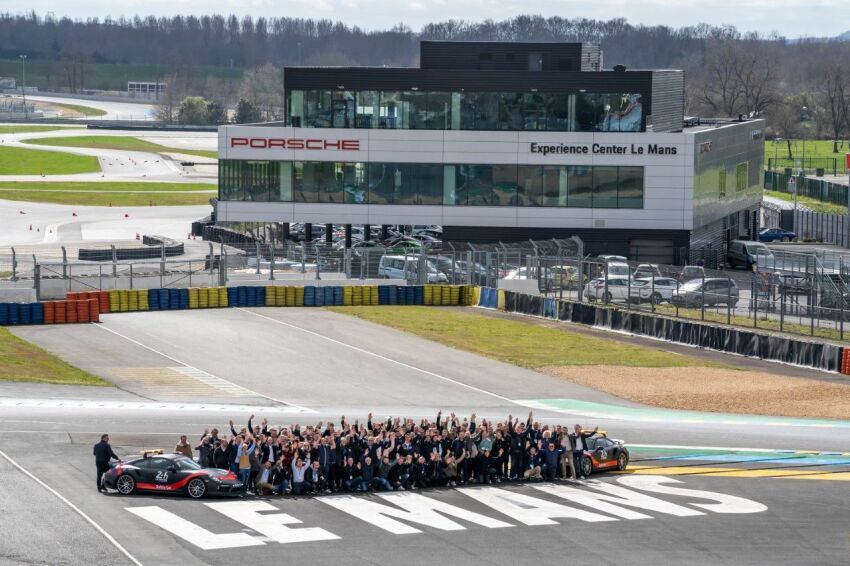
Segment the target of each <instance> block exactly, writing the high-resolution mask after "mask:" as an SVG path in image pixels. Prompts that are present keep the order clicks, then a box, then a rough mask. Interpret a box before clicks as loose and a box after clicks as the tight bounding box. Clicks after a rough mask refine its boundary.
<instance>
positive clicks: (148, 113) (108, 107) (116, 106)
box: [14, 94, 154, 120]
mask: <svg viewBox="0 0 850 566" xmlns="http://www.w3.org/2000/svg"><path fill="white" fill-rule="evenodd" d="M14 97H15V98H21V96H20V95H15V96H14ZM27 101H28V102H29V101H37V102H52V103H55V104H73V105H76V106H88V107H89V108H96V109H98V110H103V111H104V112H106V114H104V115H103V116H98V117H96V118H95V119H100V120H153V119H154V106H153V104H147V103H139V102H124V101H122V100H120V99H119V100H93V99H89V98H65V97H62V96H47V95H40V94H36V95H29V94H28V95H27ZM80 119H81V120H91V119H92V117H91V116H89V117H82V118H80Z"/></svg>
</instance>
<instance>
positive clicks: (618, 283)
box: [584, 277, 646, 302]
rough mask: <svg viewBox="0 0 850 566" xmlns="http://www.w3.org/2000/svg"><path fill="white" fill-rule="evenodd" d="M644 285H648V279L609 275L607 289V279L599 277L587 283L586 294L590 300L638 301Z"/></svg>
mask: <svg viewBox="0 0 850 566" xmlns="http://www.w3.org/2000/svg"><path fill="white" fill-rule="evenodd" d="M643 285H646V281H640V282H638V281H631V280H630V279H629V278H628V277H609V278H608V284H607V289H606V284H605V279H604V278H597V279H593V280H592V281H590V282H589V283H588V284H587V285H585V287H584V296H585V298H586V299H587V300H589V301H606V302H610V301H632V302H637V301H639V300H640V288H641V287H642V286H643ZM630 291H631V293H630Z"/></svg>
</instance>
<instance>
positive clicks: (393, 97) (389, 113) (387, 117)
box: [378, 92, 405, 130]
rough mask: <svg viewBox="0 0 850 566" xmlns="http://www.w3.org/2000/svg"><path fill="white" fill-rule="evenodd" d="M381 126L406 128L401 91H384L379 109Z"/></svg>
mask: <svg viewBox="0 0 850 566" xmlns="http://www.w3.org/2000/svg"><path fill="white" fill-rule="evenodd" d="M378 127H379V128H385V129H390V130H394V129H396V128H404V127H405V126H404V124H403V120H402V101H401V93H400V92H382V93H381V103H380V111H379V122H378Z"/></svg>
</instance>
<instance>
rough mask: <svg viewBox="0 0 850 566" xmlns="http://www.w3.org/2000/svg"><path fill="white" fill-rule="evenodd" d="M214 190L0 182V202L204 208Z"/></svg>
mask: <svg viewBox="0 0 850 566" xmlns="http://www.w3.org/2000/svg"><path fill="white" fill-rule="evenodd" d="M215 190H216V186H215V185H213V184H208V183H134V182H115V183H113V182H91V183H86V182H72V183H39V182H37V181H33V182H13V181H7V182H0V199H2V200H14V201H27V202H49V203H55V204H76V205H80V206H83V205H86V206H109V205H110V204H111V205H112V206H150V204H151V203H153V204H154V205H156V206H180V205H196V204H207V202H209V199H210V198H211V197H213V196H215ZM169 191H170V192H169ZM206 191H213V192H206Z"/></svg>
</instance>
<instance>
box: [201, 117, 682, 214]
mask: <svg viewBox="0 0 850 566" xmlns="http://www.w3.org/2000/svg"><path fill="white" fill-rule="evenodd" d="M233 138H245V139H255V140H263V139H275V140H287V141H286V142H283V143H284V144H289V143H290V142H289V141H288V140H293V139H294V140H330V141H336V140H356V141H357V142H358V144H359V149H356V150H337V149H333V148H330V149H325V150H310V149H289V148H280V147H276V148H250V147H234V146H233V142H232V139H233ZM693 140H694V136H693V135H691V134H689V133H687V132H684V133H571V132H498V131H456V130H445V131H442V130H355V129H333V128H327V129H325V128H322V129H316V128H291V127H267V126H224V127H222V128H220V129H219V157H220V158H221V159H251V160H279V161H367V162H389V163H392V162H397V163H443V164H461V163H478V164H520V165H535V164H539V165H619V166H630V165H631V166H642V167H644V208H643V209H609V208H554V207H553V208H547V207H510V206H502V207H483V206H468V207H463V206H399V205H368V204H364V205H355V204H308V203H275V202H220V203H219V205H218V220H220V221H270V222H271V221H275V222H311V221H312V222H334V223H351V224H399V223H407V224H441V225H447V226H505V227H519V226H529V227H552V228H627V229H628V228H633V229H673V230H690V229H692V228H693V174H694V141H693ZM258 143H260V142H258ZM276 143H277V144H278V145H280V144H281V142H280V141H278V142H276ZM532 143H536V144H539V145H557V144H565V145H573V146H586V147H588V148H589V150H588V151H589V152H588V153H587V154H557V153H550V154H548V155H543V154H542V153H532V149H531V144H532ZM593 144H599V145H602V146H618V147H623V148H625V151H626V153H624V154H617V155H608V154H601V153H592V147H593ZM651 144H658V145H659V146H663V147H667V148H670V147H672V148H675V149H676V155H650V154H649V149H650V145H651ZM640 152H642V153H640Z"/></svg>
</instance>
